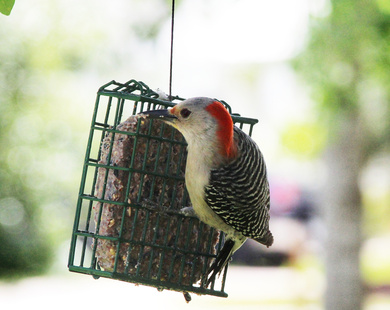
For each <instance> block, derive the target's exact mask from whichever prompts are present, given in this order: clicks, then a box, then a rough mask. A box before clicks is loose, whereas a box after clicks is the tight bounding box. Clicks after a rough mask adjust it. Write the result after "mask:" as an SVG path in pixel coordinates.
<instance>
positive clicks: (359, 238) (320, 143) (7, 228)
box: [0, 0, 390, 310]
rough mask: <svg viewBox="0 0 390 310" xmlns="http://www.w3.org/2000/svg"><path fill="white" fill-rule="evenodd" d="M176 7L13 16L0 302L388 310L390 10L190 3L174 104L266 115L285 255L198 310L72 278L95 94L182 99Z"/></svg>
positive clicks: (324, 4)
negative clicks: (204, 100) (119, 91)
mask: <svg viewBox="0 0 390 310" xmlns="http://www.w3.org/2000/svg"><path fill="white" fill-rule="evenodd" d="M170 8H171V2H170V1H168V0H147V1H145V0H142V1H141V0H113V1H92V0H84V1H76V0H56V1H50V0H29V1H27V0H16V3H15V6H14V8H13V11H12V13H11V15H10V16H4V15H0V95H1V96H0V304H1V305H2V306H4V307H6V306H8V307H7V309H22V307H27V306H31V305H37V306H40V307H41V309H52V308H53V307H56V308H59V309H62V308H67V309H68V308H70V307H75V308H76V307H77V308H81V307H93V308H95V309H106V308H108V307H111V308H113V307H127V306H132V305H136V306H142V307H144V308H145V307H146V308H147V309H148V308H152V307H159V308H164V307H165V308H167V309H174V308H179V307H184V306H186V307H189V308H199V307H204V308H210V309H211V308H214V309H215V308H221V309H222V307H223V308H224V309H230V308H232V309H233V308H237V307H238V306H239V307H240V309H241V308H242V309H369V310H373V309H374V310H380V309H389V307H390V101H389V100H390V1H388V0H373V1H364V0H295V1H290V0H274V1H263V0H207V1H206V0H197V1H194V0H180V1H177V5H176V19H175V41H174V62H173V95H180V96H181V97H184V98H188V97H193V96H209V97H215V98H219V99H223V100H225V101H226V102H228V103H229V104H230V106H231V107H232V109H233V111H234V112H236V113H240V114H241V115H242V116H248V117H253V118H258V119H259V124H257V125H256V126H255V128H254V133H253V137H254V139H255V140H256V142H257V143H258V144H259V146H260V148H261V149H262V152H263V154H264V156H265V159H266V161H267V165H268V174H269V179H270V183H271V200H272V201H271V209H272V213H271V217H272V218H271V230H272V232H273V234H274V236H275V243H274V245H273V246H272V247H271V248H269V249H265V248H264V247H262V246H260V245H259V244H257V243H256V242H251V241H248V242H247V243H246V245H245V247H243V248H242V249H240V250H239V251H238V252H237V253H236V255H235V257H234V260H233V263H232V264H231V268H230V269H229V273H228V277H227V285H226V291H227V293H228V294H229V298H227V299H221V298H217V297H207V296H203V297H198V296H193V301H192V302H191V303H190V304H189V305H188V306H187V305H184V299H183V298H182V297H181V296H180V294H177V293H174V292H165V291H164V292H163V293H158V292H157V291H156V290H155V289H151V288H146V287H136V286H134V285H132V284H128V283H122V282H119V281H113V280H106V279H100V280H98V281H95V280H93V279H92V278H91V277H89V276H85V275H78V274H73V273H69V272H68V271H67V259H68V250H69V245H70V235H71V231H72V225H73V216H74V212H75V207H76V201H77V194H78V188H79V183H80V177H81V171H82V165H83V158H84V154H85V147H86V144H87V137H88V133H89V126H90V120H91V117H92V111H93V106H94V102H95V97H96V91H97V90H98V88H99V87H100V86H101V85H103V84H105V83H107V82H109V81H111V80H113V79H115V80H116V81H119V82H125V81H127V80H130V79H136V80H141V81H143V82H145V83H146V84H147V85H149V86H150V87H151V88H154V89H157V88H160V89H162V90H165V91H166V92H167V91H168V87H169V85H168V82H169V50H170V42H169V41H170V16H171V15H170V14H171V13H170ZM96 292H99V294H96ZM103 293H107V294H106V295H102V294H103ZM106 296H107V297H106Z"/></svg>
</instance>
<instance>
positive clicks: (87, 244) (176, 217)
mask: <svg viewBox="0 0 390 310" xmlns="http://www.w3.org/2000/svg"><path fill="white" fill-rule="evenodd" d="M182 100H183V98H180V97H174V98H172V99H171V101H166V100H161V99H159V95H158V94H157V93H156V92H154V91H153V90H151V89H150V88H149V87H148V86H147V85H146V84H144V83H143V82H140V81H135V80H130V81H128V82H126V83H124V84H122V83H118V82H115V81H111V82H109V83H107V84H105V85H103V86H102V87H101V88H100V89H99V91H98V93H97V99H96V104H95V109H94V112H93V117H92V124H91V129H90V135H89V139H88V144H87V150H86V156H85V162H84V168H83V172H82V177H81V184H80V191H79V195H78V201H77V208H76V214H75V220H74V227H73V232H72V239H71V246H70V253H69V262H68V267H69V270H70V271H73V272H78V273H84V274H89V275H92V276H93V277H94V278H96V279H97V278H99V277H106V278H112V279H117V280H122V281H126V282H132V283H138V284H143V285H148V286H153V287H156V288H157V289H158V290H163V289H169V290H175V291H180V292H194V293H197V294H208V295H214V296H220V297H227V293H226V292H225V291H224V289H225V281H226V275H227V267H226V268H225V270H224V271H223V273H222V275H221V277H220V279H217V280H215V281H213V282H212V283H211V284H210V285H209V287H206V285H205V284H204V281H198V282H197V283H195V284H193V282H194V281H193V280H194V277H195V275H194V273H195V272H194V269H195V267H194V266H195V265H196V261H195V259H193V262H192V265H191V268H192V269H191V275H190V280H189V282H188V279H187V281H184V280H183V274H184V268H185V259H184V257H186V255H192V256H191V257H202V259H204V260H205V261H206V262H207V264H209V262H211V261H212V259H213V258H215V257H216V256H217V254H218V253H219V251H220V249H221V248H222V245H223V242H224V235H223V233H219V232H215V231H214V229H211V228H210V227H208V230H207V231H208V236H206V237H203V239H202V240H203V242H204V240H205V238H206V240H207V245H206V251H200V250H195V251H193V250H190V249H189V248H188V244H189V243H190V239H191V238H192V229H193V228H194V227H197V229H198V230H199V235H198V239H197V240H196V249H199V248H200V242H201V241H200V239H201V237H200V236H201V235H202V233H203V232H204V231H206V226H207V225H206V224H204V223H201V222H199V220H198V219H197V218H195V217H184V216H183V215H181V214H180V213H178V211H179V210H180V208H181V207H186V206H189V205H190V201H189V198H188V194H187V193H186V192H185V193H184V195H183V198H182V200H181V202H180V206H177V205H175V204H174V202H173V198H172V201H171V202H168V204H169V205H167V202H166V201H165V202H164V201H163V199H160V200H159V201H156V202H155V204H156V205H158V206H157V208H158V210H156V208H155V207H150V206H148V205H147V204H145V203H143V201H140V200H139V199H137V201H136V202H133V201H132V202H131V203H129V202H128V201H127V199H125V201H111V200H107V199H103V198H101V199H99V198H97V197H96V194H95V184H96V181H97V176H98V169H99V168H105V169H106V170H107V171H108V170H109V169H113V171H114V172H115V171H119V170H123V171H127V172H128V173H129V179H128V180H129V181H128V183H127V188H126V195H125V197H128V194H129V190H130V188H131V186H133V185H134V184H131V180H132V175H133V174H137V173H138V174H140V175H141V184H140V185H139V191H140V193H141V191H142V190H143V184H142V182H143V177H142V176H144V175H145V174H148V175H151V176H152V177H153V183H152V185H151V187H152V188H153V187H154V186H155V185H154V182H155V181H154V180H155V179H156V178H162V179H163V180H164V187H163V190H166V187H167V186H168V183H169V182H171V183H169V184H170V185H171V186H172V184H173V187H175V186H176V185H177V184H178V182H183V181H184V174H183V172H182V171H181V170H180V169H179V168H180V166H181V165H182V164H183V163H182V162H185V155H186V152H185V148H186V143H185V140H184V138H183V137H182V136H181V135H178V133H177V132H176V130H174V129H172V128H171V127H169V126H168V125H166V124H164V123H163V122H159V126H161V130H160V132H161V135H160V136H151V135H150V132H151V126H152V123H153V121H151V122H150V124H149V131H148V133H146V134H145V133H141V132H140V131H139V124H138V127H137V130H136V131H135V132H124V131H120V130H118V128H117V127H118V125H119V124H120V123H121V122H123V120H124V119H125V118H127V117H128V116H130V115H136V114H137V113H139V112H142V111H147V110H152V109H156V108H159V107H165V108H166V107H172V106H174V105H175V104H177V103H178V102H180V101H182ZM223 103H224V104H225V106H226V108H227V109H228V111H229V112H230V113H231V114H232V112H231V108H230V106H229V105H227V104H226V103H225V102H223ZM232 118H233V121H234V122H235V124H236V126H238V127H240V128H241V129H243V130H244V131H246V132H247V133H248V134H249V135H251V133H252V129H253V126H254V125H255V124H256V123H257V122H258V121H257V120H256V119H252V118H244V117H241V116H239V115H236V114H232ZM168 127H169V128H170V129H169V130H171V134H170V138H169V139H167V138H166V137H163V135H162V133H163V132H164V131H166V130H167V128H168ZM107 134H111V135H112V139H111V141H110V146H109V147H110V148H109V152H108V159H109V158H110V157H111V152H112V145H113V141H114V135H115V134H126V135H130V136H133V138H134V147H133V151H132V152H133V153H132V158H131V161H130V165H129V167H120V166H112V165H108V164H106V165H105V164H102V163H99V159H100V158H101V156H102V154H101V153H102V151H101V144H102V142H103V140H104V138H105V137H106V136H107ZM178 136H179V138H178ZM142 138H147V139H154V140H156V141H160V142H164V143H169V144H170V145H171V147H170V149H169V151H168V159H167V162H169V160H171V152H172V146H173V145H176V146H179V148H180V154H179V164H178V169H177V171H175V172H174V173H172V172H169V171H168V166H169V164H167V165H166V169H165V170H164V173H158V172H156V171H157V167H155V169H154V170H153V171H150V170H148V171H146V167H145V162H146V158H145V159H144V164H143V166H142V167H141V169H135V167H134V166H133V163H134V157H135V154H136V152H137V147H136V145H137V139H142ZM149 141H150V140H148V143H147V146H146V147H147V148H148V147H149ZM147 153H148V152H145V156H147ZM159 156H160V148H159V149H158V150H157V158H158V157H159ZM156 165H157V160H156ZM107 177H108V173H106V176H105V183H106V182H107ZM167 182H168V183H167ZM172 182H173V183H172ZM105 190H106V185H104V189H103V195H102V197H105V195H104V191H105ZM173 190H174V191H175V190H176V189H175V188H174V189H173ZM152 195H153V191H152V190H151V191H150V194H149V198H150V199H151V200H152V199H153V197H152ZM174 196H175V192H174V193H173V197H174ZM139 197H140V195H139ZM161 197H163V196H161ZM98 203H100V208H99V214H98V215H97V221H96V222H95V221H94V211H93V206H94V205H95V204H98ZM107 203H109V204H110V205H113V206H116V207H118V208H121V209H118V210H122V212H123V216H122V218H125V214H126V212H127V211H131V210H133V211H134V212H135V215H134V219H133V228H134V227H136V226H137V224H138V225H139V223H138V222H137V217H140V216H141V214H143V216H145V221H144V223H143V224H142V225H143V226H142V227H141V228H139V229H140V230H142V236H141V238H140V240H135V238H134V231H132V232H131V234H130V238H124V237H123V234H122V232H123V230H124V225H125V224H124V222H125V221H124V220H122V222H121V226H120V231H119V234H118V236H107V235H102V234H99V226H100V224H101V223H100V221H101V218H102V210H103V205H104V204H107ZM130 208H131V209H130ZM155 212H160V213H161V212H162V213H165V219H166V220H165V222H164V221H163V219H164V217H163V216H162V215H161V216H160V215H159V214H158V215H157V217H156V218H157V220H156V222H155V223H154V224H155V227H148V226H150V225H149V224H151V223H150V221H149V217H151V216H152V215H153V214H155ZM167 214H168V217H166V216H167ZM184 221H187V222H186V226H184V224H183V223H184ZM160 222H162V223H165V224H167V223H168V226H169V227H170V224H171V223H174V224H175V228H174V229H175V231H174V233H175V235H176V238H175V241H174V243H173V244H167V239H168V231H169V227H167V229H166V230H167V233H166V235H165V236H164V238H163V239H164V242H163V244H157V243H156V238H157V237H156V233H154V235H153V238H152V240H149V241H148V242H147V241H146V235H147V234H148V231H149V230H150V229H154V232H156V231H157V230H158V229H159V225H161V224H160ZM182 227H187V228H188V229H187V231H182V230H181V229H182ZM216 233H219V241H218V242H217V244H216V246H215V250H214V252H215V251H216V252H215V253H213V251H212V250H213V249H212V238H213V236H215V234H216ZM207 238H208V239H207ZM104 240H108V241H107V242H116V252H115V254H114V255H115V260H114V264H113V268H112V270H103V269H102V268H100V266H99V264H97V258H96V254H97V253H96V251H97V244H98V242H104ZM183 244H184V246H183ZM122 246H128V247H129V250H128V252H127V253H128V254H127V258H126V260H127V262H128V261H129V260H130V253H131V248H135V247H139V249H140V250H139V251H140V254H139V257H138V261H137V264H136V266H138V267H136V272H135V274H130V273H129V264H127V265H126V266H125V267H124V269H123V268H122V269H121V268H119V261H120V258H119V256H120V251H121V247H122ZM146 248H147V249H149V250H150V260H149V262H142V261H141V260H142V259H143V256H142V255H141V254H142V253H143V251H145V249H146ZM158 251H160V255H161V257H160V261H159V267H158V272H157V276H156V275H155V276H153V277H152V276H151V269H152V267H153V266H152V262H153V260H152V257H153V255H154V253H157V252H158ZM161 253H162V254H161ZM168 254H169V255H171V257H172V255H173V257H174V258H175V259H176V258H177V259H179V261H180V264H179V266H180V268H178V270H177V268H175V267H177V266H178V265H175V264H174V262H173V261H172V262H166V261H164V256H168ZM168 263H169V264H170V265H169V266H170V267H169V274H168V277H167V278H162V276H161V275H162V266H163V265H165V264H168ZM141 264H147V272H146V275H145V274H141V271H140V267H139V266H140V265H141ZM207 264H204V266H203V274H205V273H206V271H207ZM187 267H188V266H187ZM173 278H175V279H176V280H173ZM187 295H188V293H187ZM185 296H186V295H185Z"/></svg>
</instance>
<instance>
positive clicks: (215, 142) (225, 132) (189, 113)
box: [140, 97, 236, 158]
mask: <svg viewBox="0 0 390 310" xmlns="http://www.w3.org/2000/svg"><path fill="white" fill-rule="evenodd" d="M140 114H141V116H143V117H146V118H153V119H160V120H162V121H164V122H165V123H167V124H169V125H171V126H173V127H174V128H176V129H177V130H179V131H180V132H181V133H182V134H183V136H184V138H185V139H186V141H187V143H188V145H189V147H191V146H192V145H195V144H196V145H197V146H198V147H204V148H205V149H207V148H210V147H216V148H217V151H218V153H219V154H220V155H222V156H223V157H225V158H232V157H234V156H235V155H236V148H235V145H234V141H233V135H234V133H233V120H232V117H231V116H230V114H229V112H228V111H227V110H226V108H225V107H224V106H223V104H222V103H221V102H219V101H217V100H215V99H211V98H206V97H195V98H190V99H187V100H184V101H182V102H181V103H179V104H177V105H176V106H174V107H172V108H168V109H166V110H153V111H146V112H142V113H140Z"/></svg>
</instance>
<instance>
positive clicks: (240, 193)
mask: <svg viewBox="0 0 390 310" xmlns="http://www.w3.org/2000/svg"><path fill="white" fill-rule="evenodd" d="M140 116H141V117H144V118H150V119H159V120H161V121H163V122H165V123H166V124H169V125H170V126H172V127H174V128H176V129H177V130H178V131H180V132H181V133H182V135H183V136H184V138H185V140H186V142H187V145H188V146H187V151H188V152H187V161H186V167H185V184H186V188H187V191H188V194H189V197H190V200H191V203H192V208H190V207H186V208H183V209H182V212H183V213H184V214H185V215H196V216H197V217H198V218H199V220H201V221H202V222H204V223H206V224H208V225H209V226H211V227H214V228H215V229H217V230H220V231H223V232H224V233H225V236H226V238H225V242H224V245H223V247H222V249H221V251H220V252H219V254H218V255H217V257H216V258H215V260H214V262H213V264H212V265H211V267H210V268H209V270H208V271H207V274H206V285H207V286H208V285H209V284H210V283H211V282H212V281H215V277H216V276H217V275H218V274H220V273H221V271H222V270H223V269H224V267H225V266H226V265H227V263H228V262H229V261H230V259H231V257H232V255H233V253H234V252H235V251H237V250H238V249H239V248H240V247H241V246H242V245H243V244H244V242H245V241H246V240H247V239H248V238H251V239H253V240H255V241H257V242H259V243H261V244H263V245H265V246H267V247H269V246H271V245H272V244H273V241H274V238H273V235H272V233H271V231H270V229H269V220H270V213H269V211H270V189H269V182H268V179H267V169H266V164H265V161H264V157H263V155H262V153H261V151H260V149H259V147H258V146H257V144H256V143H255V142H254V140H253V139H252V138H251V137H250V136H249V135H247V134H246V133H245V132H243V131H242V130H241V129H240V128H238V127H236V126H235V125H234V123H233V119H232V117H231V115H230V113H229V112H228V110H227V109H226V107H225V106H224V105H223V104H222V103H221V102H220V101H218V100H216V99H212V98H208V97H194V98H189V99H186V100H184V101H182V102H180V103H178V104H177V105H175V106H173V107H170V108H168V109H158V110H151V111H145V112H141V113H140Z"/></svg>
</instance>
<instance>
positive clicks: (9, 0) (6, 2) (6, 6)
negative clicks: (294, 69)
mask: <svg viewBox="0 0 390 310" xmlns="http://www.w3.org/2000/svg"><path fill="white" fill-rule="evenodd" d="M14 4H15V0H0V13H2V14H4V15H9V14H11V11H12V8H13V6H14Z"/></svg>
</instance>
